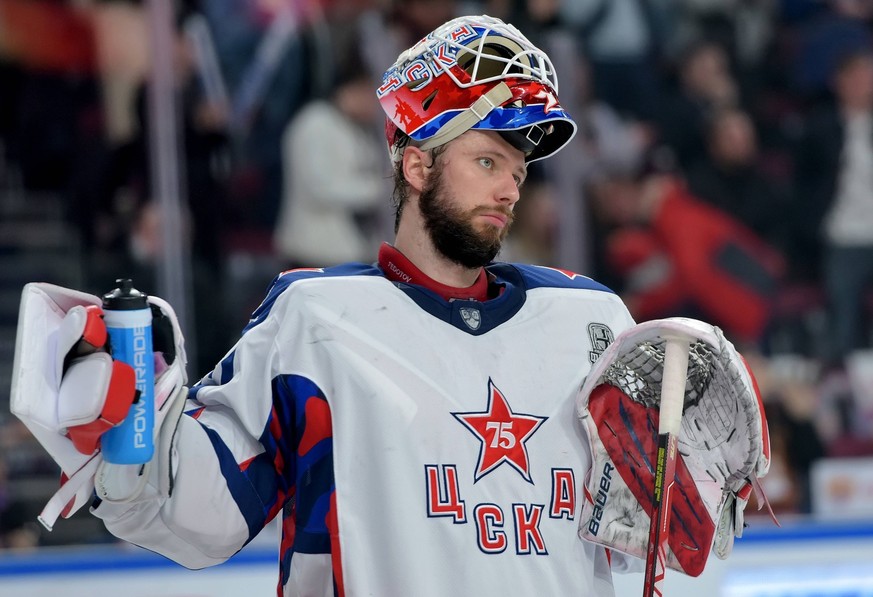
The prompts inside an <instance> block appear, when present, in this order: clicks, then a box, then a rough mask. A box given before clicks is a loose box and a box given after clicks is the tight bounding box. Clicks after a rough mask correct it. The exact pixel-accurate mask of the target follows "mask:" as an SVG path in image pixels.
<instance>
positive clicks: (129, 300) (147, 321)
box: [100, 280, 155, 464]
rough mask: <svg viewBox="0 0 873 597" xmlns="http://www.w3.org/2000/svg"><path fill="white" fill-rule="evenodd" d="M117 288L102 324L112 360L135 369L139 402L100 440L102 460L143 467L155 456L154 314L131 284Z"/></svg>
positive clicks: (106, 303) (122, 282) (106, 300)
mask: <svg viewBox="0 0 873 597" xmlns="http://www.w3.org/2000/svg"><path fill="white" fill-rule="evenodd" d="M116 284H118V286H119V287H118V288H116V289H115V290H113V291H112V292H109V293H107V294H105V295H103V313H104V316H103V320H104V321H105V322H106V329H107V331H108V332H109V345H110V347H111V349H112V358H114V359H117V360H119V361H123V362H125V363H127V364H128V365H130V366H131V367H133V370H134V372H135V373H136V389H137V399H136V401H135V402H134V403H133V404H132V405H131V407H130V411H129V412H128V414H127V417H126V418H125V419H124V421H122V422H121V424H120V425H118V426H116V427H113V428H112V429H110V430H109V431H107V432H106V433H104V434H103V436H102V437H101V438H100V443H101V447H102V450H103V458H105V459H106V461H107V462H111V463H113V464H142V463H144V462H148V461H149V460H151V458H152V454H153V453H154V443H153V441H152V430H153V428H154V424H155V409H154V402H155V395H154V388H155V363H154V356H153V354H152V312H151V309H150V307H149V304H148V301H147V298H146V295H145V294H143V293H142V292H140V291H138V290H136V289H135V288H133V283H132V282H131V280H116Z"/></svg>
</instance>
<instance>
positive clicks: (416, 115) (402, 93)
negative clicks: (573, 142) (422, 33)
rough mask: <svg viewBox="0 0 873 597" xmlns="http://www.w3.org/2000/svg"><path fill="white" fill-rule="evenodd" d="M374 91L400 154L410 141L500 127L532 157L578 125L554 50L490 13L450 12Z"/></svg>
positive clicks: (427, 142)
mask: <svg viewBox="0 0 873 597" xmlns="http://www.w3.org/2000/svg"><path fill="white" fill-rule="evenodd" d="M376 95H377V97H378V98H379V102H380V103H381V105H382V109H383V110H384V111H385V114H386V115H387V119H386V126H385V136H386V139H387V141H388V148H389V152H390V153H391V158H392V160H393V161H395V162H396V161H399V159H400V157H401V156H402V155H403V150H404V148H405V147H406V146H407V144H409V143H410V142H411V143H414V144H416V145H417V146H419V147H421V148H422V149H425V150H427V149H431V148H433V147H437V146H439V145H443V144H444V143H447V142H449V141H451V140H452V139H454V138H455V137H457V136H459V135H461V134H462V133H464V132H465V131H467V130H469V129H479V130H491V131H497V132H499V133H500V134H501V135H502V136H503V137H504V139H506V140H507V141H509V142H510V143H511V144H512V145H513V146H515V147H517V148H518V149H520V150H521V151H523V152H524V153H525V155H526V158H525V161H527V162H533V161H535V160H539V159H542V158H545V157H548V156H550V155H551V154H553V153H555V152H556V151H558V150H559V149H561V148H562V147H563V146H564V145H566V144H567V143H568V142H569V141H570V139H571V138H572V137H573V135H574V134H575V133H576V124H575V123H574V122H573V119H572V118H571V117H570V116H569V114H567V113H566V112H565V111H564V109H563V108H562V107H561V105H560V103H559V102H558V79H557V76H556V75H555V69H554V67H553V66H552V62H551V60H549V57H548V56H546V54H545V53H544V52H542V51H541V50H540V49H539V48H537V47H536V46H534V45H533V44H532V43H531V42H530V41H529V40H528V39H527V38H526V37H525V36H524V35H522V33H521V32H520V31H518V29H516V28H515V27H513V26H512V25H509V24H506V23H504V22H503V21H501V20H500V19H496V18H492V17H488V16H477V17H459V18H457V19H453V20H451V21H449V22H447V23H445V24H444V25H442V26H441V27H439V28H437V29H436V30H434V31H433V32H432V33H430V34H428V35H427V36H426V37H425V38H424V39H422V40H421V41H419V42H418V43H417V44H415V45H414V46H412V47H411V48H409V49H408V50H406V51H404V52H403V53H401V54H400V56H399V57H398V58H397V61H396V62H395V63H394V65H393V66H391V68H389V69H388V70H387V71H386V72H385V74H384V75H383V77H382V84H381V85H380V86H379V88H378V89H377V91H376Z"/></svg>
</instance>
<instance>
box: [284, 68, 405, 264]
mask: <svg viewBox="0 0 873 597" xmlns="http://www.w3.org/2000/svg"><path fill="white" fill-rule="evenodd" d="M374 87H375V81H374V78H373V76H372V75H371V74H370V72H369V71H368V70H367V69H366V68H365V67H364V66H363V65H362V64H361V63H360V61H357V60H344V61H341V62H340V63H339V64H338V71H337V80H336V83H335V86H334V89H333V91H332V92H331V94H330V96H329V98H327V99H324V100H315V101H313V102H311V103H310V104H309V105H307V106H306V107H304V108H303V109H302V110H301V111H300V113H299V114H298V115H297V116H296V117H295V118H294V120H292V121H291V123H290V125H289V126H288V128H287V130H286V132H285V134H284V136H283V141H282V147H283V160H284V164H285V168H284V177H285V183H284V192H283V200H282V206H281V210H280V215H279V220H278V223H277V225H276V229H275V232H274V237H273V242H274V244H275V247H276V250H277V252H278V254H279V256H280V257H282V259H283V260H284V261H285V262H286V263H287V265H288V266H289V267H303V266H312V265H318V266H329V265H336V264H339V263H345V262H349V261H361V260H367V259H369V258H370V256H371V255H372V254H373V252H374V251H375V249H376V247H377V246H378V242H379V239H380V238H382V232H383V231H382V230H381V229H380V221H381V219H380V218H379V212H380V210H381V211H386V210H387V209H388V195H389V193H388V189H387V186H386V181H387V165H386V163H385V161H384V158H383V156H384V151H385V150H384V141H382V140H381V139H379V138H378V137H377V136H376V135H375V134H373V133H374V126H373V125H374V123H375V122H378V121H380V119H378V115H379V114H381V112H380V111H379V105H378V103H377V100H376V97H375V95H374V94H373V88H374Z"/></svg>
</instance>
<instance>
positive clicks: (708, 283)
mask: <svg viewBox="0 0 873 597" xmlns="http://www.w3.org/2000/svg"><path fill="white" fill-rule="evenodd" d="M649 168H651V166H649ZM592 198H593V200H594V201H595V213H597V214H598V216H599V218H600V221H601V224H602V225H605V226H610V227H611V232H610V233H609V236H608V237H607V239H606V259H607V264H608V265H609V266H611V267H612V268H614V270H615V271H616V272H618V273H619V274H620V276H621V279H620V283H619V290H620V293H621V294H622V297H623V298H624V300H625V302H626V303H627V305H628V307H629V308H630V310H631V313H632V314H633V315H634V317H635V318H636V319H637V320H638V321H642V320H647V319H653V318H658V317H667V316H674V315H685V316H691V317H697V318H699V319H703V320H705V321H710V322H712V323H713V324H715V325H718V326H720V327H722V328H723V329H724V330H725V333H726V334H728V336H729V337H731V338H733V339H734V341H741V342H743V343H746V344H752V345H754V344H757V343H758V342H760V341H761V339H762V337H763V334H764V331H765V329H766V326H767V324H768V323H769V319H770V316H771V310H772V303H773V299H774V296H775V292H776V289H777V287H778V284H779V281H780V277H781V275H782V269H783V264H782V258H781V256H780V255H779V254H778V253H777V252H776V251H774V250H773V249H772V248H771V247H770V246H769V245H767V244H766V243H765V242H764V241H762V240H761V239H760V238H759V237H758V236H757V235H755V234H754V233H753V232H752V231H751V230H749V229H748V228H746V227H745V226H744V225H743V224H741V223H740V222H738V221H737V220H736V219H734V218H732V217H731V216H729V215H728V214H726V213H724V212H722V211H720V210H718V209H716V208H714V207H711V206H709V205H706V204H705V203H703V202H701V201H700V200H698V199H697V198H695V197H694V196H693V195H691V194H690V193H689V192H688V190H687V189H686V188H685V185H684V183H683V181H682V180H681V179H679V178H678V177H676V176H674V175H671V174H665V173H662V172H658V171H652V170H651V169H650V170H649V171H648V172H645V171H644V172H643V173H642V174H636V173H619V174H616V175H613V176H611V177H609V178H607V179H605V180H603V181H600V182H598V183H597V184H595V185H594V188H593V195H592Z"/></svg>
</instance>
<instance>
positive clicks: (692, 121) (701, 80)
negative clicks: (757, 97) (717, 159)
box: [658, 39, 740, 168]
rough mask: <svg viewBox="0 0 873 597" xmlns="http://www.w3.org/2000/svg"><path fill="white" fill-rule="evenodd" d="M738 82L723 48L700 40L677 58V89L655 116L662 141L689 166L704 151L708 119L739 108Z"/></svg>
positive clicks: (671, 92) (667, 94)
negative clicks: (725, 110) (723, 109)
mask: <svg viewBox="0 0 873 597" xmlns="http://www.w3.org/2000/svg"><path fill="white" fill-rule="evenodd" d="M739 104H740V96H739V88H738V85H737V81H736V79H735V78H734V75H733V73H732V72H731V69H730V61H729V59H728V54H727V52H726V51H725V49H724V47H722V46H721V45H719V44H717V43H715V42H712V41H710V40H706V39H701V40H698V41H695V42H692V43H691V44H689V47H687V48H685V50H684V51H683V52H682V55H681V57H680V58H679V64H678V65H677V81H676V87H675V89H673V90H672V91H668V92H667V93H666V94H665V96H664V98H663V99H662V105H661V107H660V111H659V115H658V124H659V134H660V137H659V138H660V139H661V141H662V142H664V143H665V144H667V145H668V146H670V147H671V148H672V149H673V151H674V152H675V153H676V157H677V159H678V160H679V164H680V165H681V166H682V167H683V168H684V167H688V166H689V165H690V164H691V163H692V162H693V161H694V160H695V159H696V158H697V157H698V156H700V155H701V154H703V153H704V151H705V150H706V143H705V141H704V131H705V128H706V122H707V120H708V119H709V118H710V117H711V116H712V114H713V113H715V112H716V111H717V110H719V109H721V108H725V107H733V106H739Z"/></svg>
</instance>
